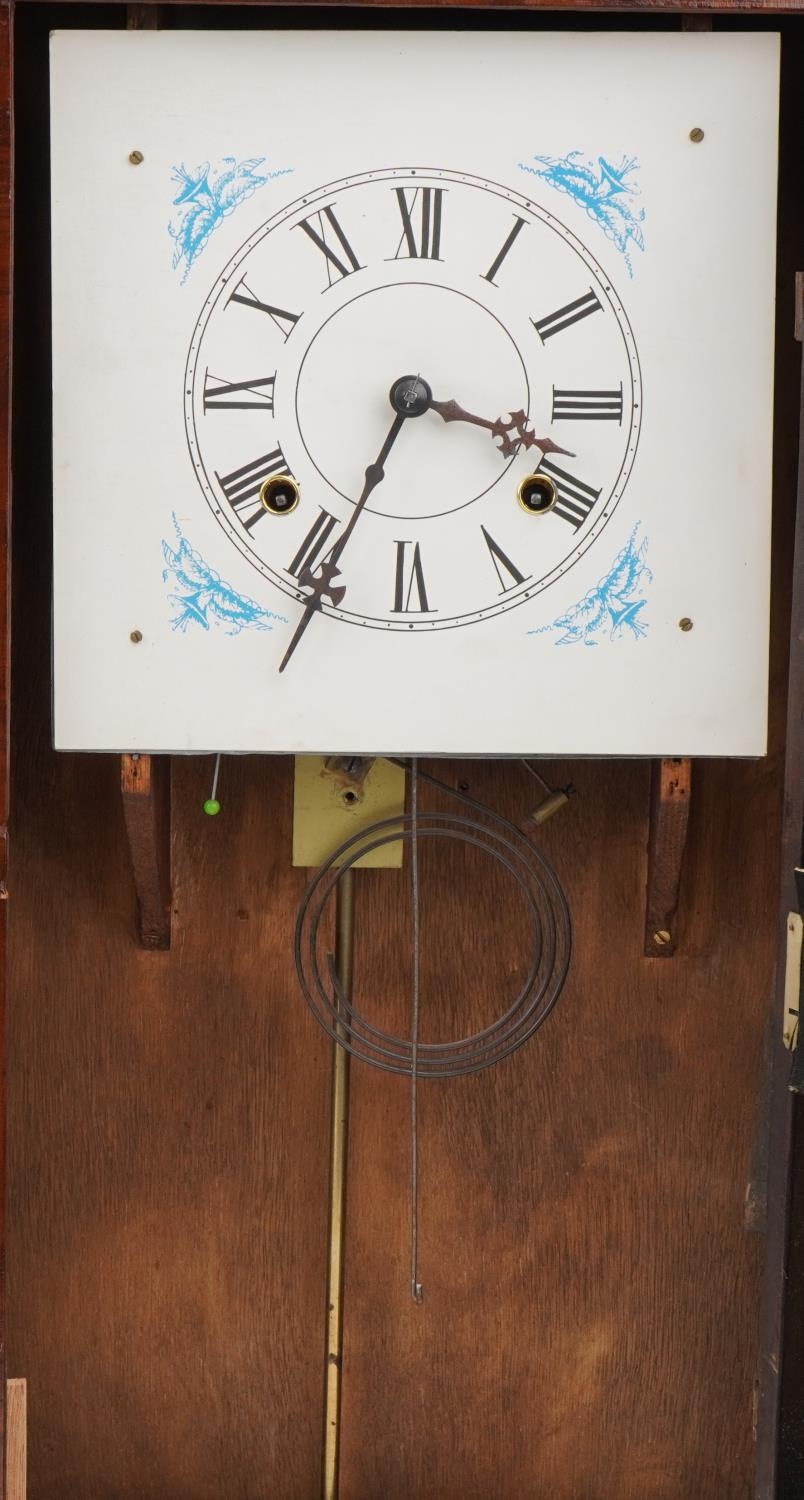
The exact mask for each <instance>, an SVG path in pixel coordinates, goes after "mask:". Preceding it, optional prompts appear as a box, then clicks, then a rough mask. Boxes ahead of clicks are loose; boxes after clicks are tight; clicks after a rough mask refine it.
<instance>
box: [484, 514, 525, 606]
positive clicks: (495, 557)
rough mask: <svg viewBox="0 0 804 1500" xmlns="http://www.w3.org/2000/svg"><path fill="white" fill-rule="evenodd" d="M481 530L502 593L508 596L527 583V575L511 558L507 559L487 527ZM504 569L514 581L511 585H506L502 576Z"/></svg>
mask: <svg viewBox="0 0 804 1500" xmlns="http://www.w3.org/2000/svg"><path fill="white" fill-rule="evenodd" d="M480 530H481V531H482V533H483V540H484V541H485V543H486V546H487V547H488V549H489V555H490V557H491V560H492V562H493V564H494V570H495V572H496V574H497V578H498V579H499V583H500V593H501V594H507V592H508V590H509V589H513V588H516V586H517V584H520V583H524V582H525V574H524V573H520V571H519V568H517V567H516V566H515V564H514V563H512V562H511V559H510V557H506V555H505V553H504V552H503V549H502V547H501V546H500V545H499V543H498V542H495V540H494V537H493V536H490V535H489V533H488V532H487V530H486V528H485V526H481V528H480ZM502 569H505V572H506V573H507V574H508V576H509V578H510V579H512V582H511V583H506V581H505V579H504V577H503V574H502Z"/></svg>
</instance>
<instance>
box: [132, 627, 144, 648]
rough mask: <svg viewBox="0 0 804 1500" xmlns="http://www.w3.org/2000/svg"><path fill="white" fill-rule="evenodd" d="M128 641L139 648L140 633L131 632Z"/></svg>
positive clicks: (137, 631)
mask: <svg viewBox="0 0 804 1500" xmlns="http://www.w3.org/2000/svg"><path fill="white" fill-rule="evenodd" d="M129 640H131V641H133V642H134V645H135V646H139V644H140V641H141V640H142V631H141V630H132V632H131V635H130V636H129Z"/></svg>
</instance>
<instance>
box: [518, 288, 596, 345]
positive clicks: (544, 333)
mask: <svg viewBox="0 0 804 1500" xmlns="http://www.w3.org/2000/svg"><path fill="white" fill-rule="evenodd" d="M602 311H603V306H602V304H601V303H600V302H598V300H597V297H596V296H595V294H594V292H593V291H592V289H591V287H590V289H589V291H588V292H584V294H583V296H582V297H576V298H575V301H574V302H568V303H567V305H566V307H559V308H557V309H556V311H555V312H552V313H548V315H547V317H546V318H539V319H538V320H537V319H536V318H531V320H530V321H531V323H532V324H533V326H534V328H535V329H536V332H537V333H538V335H539V338H540V339H541V341H542V343H543V344H545V343H546V342H547V340H548V339H551V338H553V336H554V335H555V334H556V333H561V332H563V330H564V329H565V328H571V327H572V325H573V323H580V321H581V318H588V317H589V315H590V313H596V312H602Z"/></svg>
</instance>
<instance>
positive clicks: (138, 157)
mask: <svg viewBox="0 0 804 1500" xmlns="http://www.w3.org/2000/svg"><path fill="white" fill-rule="evenodd" d="M128 159H129V161H130V162H131V165H132V167H138V166H139V165H140V162H143V161H145V157H144V156H143V154H142V152H141V151H129V153H128Z"/></svg>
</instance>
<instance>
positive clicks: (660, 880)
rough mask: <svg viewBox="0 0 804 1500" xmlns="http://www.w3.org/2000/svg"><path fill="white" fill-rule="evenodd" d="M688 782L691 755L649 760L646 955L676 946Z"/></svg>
mask: <svg viewBox="0 0 804 1500" xmlns="http://www.w3.org/2000/svg"><path fill="white" fill-rule="evenodd" d="M691 787H692V761H691V760H682V759H678V758H675V759H669V760H657V761H654V762H653V768H652V773H651V797H650V834H649V839H648V887H647V897H646V902H645V948H644V952H645V957H646V958H672V956H673V954H674V953H675V951H676V920H677V913H678V900H679V894H680V891H681V867H682V864H683V861H684V849H685V847H686V843H687V825H688V822H689V813H690V791H691Z"/></svg>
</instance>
